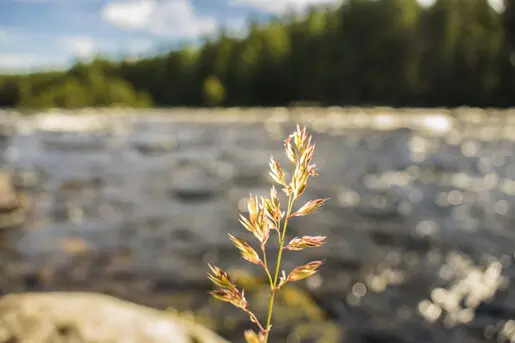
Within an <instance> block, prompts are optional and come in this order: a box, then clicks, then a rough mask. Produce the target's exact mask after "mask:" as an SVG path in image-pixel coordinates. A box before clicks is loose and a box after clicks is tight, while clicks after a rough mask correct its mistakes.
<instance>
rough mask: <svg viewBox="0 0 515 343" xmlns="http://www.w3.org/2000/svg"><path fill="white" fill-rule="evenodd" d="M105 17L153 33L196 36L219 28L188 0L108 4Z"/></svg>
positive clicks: (107, 19)
mask: <svg viewBox="0 0 515 343" xmlns="http://www.w3.org/2000/svg"><path fill="white" fill-rule="evenodd" d="M102 17H103V19H104V20H105V21H107V22H109V23H111V24H113V25H115V26H119V27H124V28H128V29H138V30H145V31H148V32H150V33H152V34H154V35H158V36H168V37H176V38H194V37H198V36H200V35H203V34H209V33H212V32H214V31H215V30H216V20H215V19H214V18H212V17H202V16H198V15H197V14H196V13H195V11H194V9H193V6H192V5H191V3H190V2H189V1H188V0H128V1H116V2H110V3H108V4H106V5H105V6H104V7H103V8H102Z"/></svg>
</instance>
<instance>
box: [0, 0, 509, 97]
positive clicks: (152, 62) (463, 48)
mask: <svg viewBox="0 0 515 343" xmlns="http://www.w3.org/2000/svg"><path fill="white" fill-rule="evenodd" d="M504 2H505V7H506V10H505V11H504V12H502V13H497V12H495V11H494V10H493V9H492V8H491V7H490V6H489V4H488V0H437V1H436V2H435V3H434V5H432V6H430V7H427V8H425V7H421V6H420V5H419V4H418V1H417V0H347V1H345V2H344V4H343V5H341V7H340V8H337V9H328V8H323V7H320V6H319V7H313V8H311V9H310V10H309V11H307V12H306V14H305V15H303V16H299V15H296V14H294V13H293V12H289V13H287V14H286V15H284V16H283V17H280V18H279V17H277V18H272V19H271V20H270V21H269V22H268V23H265V24H263V23H258V22H257V21H251V22H249V24H248V28H247V31H248V34H247V35H246V36H244V37H240V38H235V37H231V36H229V35H228V34H227V33H226V31H225V29H223V28H221V29H220V30H219V33H218V35H217V37H216V38H211V39H210V40H206V41H205V43H204V44H203V45H202V46H200V47H199V48H196V49H193V48H183V49H179V50H176V51H172V52H170V53H168V54H165V55H158V56H155V57H152V58H147V59H142V60H139V61H132V62H127V61H122V62H113V61H108V60H105V59H101V58H97V59H95V60H94V61H92V62H91V63H89V64H83V63H78V64H76V65H75V66H73V67H72V68H71V69H70V70H68V71H66V72H52V73H37V74H32V75H28V76H0V106H3V107H14V106H21V107H51V106H62V107H82V106H111V105H122V106H152V105H157V106H213V105H216V106H218V105H226V106H256V105H257V106H270V105H287V104H290V103H293V102H302V101H307V102H317V103H320V104H323V105H391V106H459V105H470V106H513V105H514V101H515V100H514V99H515V98H514V97H513V94H514V92H515V43H514V42H515V24H514V23H515V0H504Z"/></svg>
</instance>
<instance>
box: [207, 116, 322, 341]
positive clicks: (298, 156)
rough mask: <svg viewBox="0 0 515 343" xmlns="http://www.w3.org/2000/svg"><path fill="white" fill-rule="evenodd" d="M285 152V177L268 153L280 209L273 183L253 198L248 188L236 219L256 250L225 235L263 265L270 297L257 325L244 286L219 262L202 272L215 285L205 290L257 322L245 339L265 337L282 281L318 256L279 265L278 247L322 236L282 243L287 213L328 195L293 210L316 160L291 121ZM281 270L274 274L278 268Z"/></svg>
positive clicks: (300, 275) (309, 243)
mask: <svg viewBox="0 0 515 343" xmlns="http://www.w3.org/2000/svg"><path fill="white" fill-rule="evenodd" d="M284 148H285V153H286V157H287V158H288V160H289V162H291V163H292V164H293V172H292V174H291V175H292V177H291V180H289V181H287V179H286V175H287V174H286V173H285V172H284V170H283V169H282V167H281V165H280V164H279V162H278V161H277V160H276V159H274V158H273V157H270V161H269V166H270V176H271V177H272V179H273V180H274V181H275V182H276V183H277V184H279V185H280V186H282V191H283V192H284V194H286V196H287V197H288V204H287V205H286V206H285V208H284V209H282V208H281V204H280V201H279V194H278V192H277V190H276V188H275V187H274V186H272V187H271V189H270V196H269V197H260V198H259V199H258V198H257V197H255V196H253V195H252V194H250V196H249V200H248V217H245V216H244V215H241V214H240V217H239V220H240V223H241V224H242V225H243V227H244V228H245V229H246V230H247V231H249V232H251V233H252V234H253V235H254V237H256V238H257V240H258V242H259V247H260V250H261V256H260V254H259V252H258V251H256V250H255V249H254V248H253V247H252V246H251V245H250V244H249V243H248V242H246V241H244V240H242V239H240V238H237V237H235V236H233V235H231V234H229V237H230V239H231V241H232V242H233V244H234V245H235V246H236V248H237V249H238V250H239V251H240V254H241V256H242V258H243V259H245V260H247V261H249V262H250V263H253V264H257V265H260V266H262V267H263V269H264V271H265V273H266V275H267V277H268V281H269V284H270V298H269V305H268V313H267V318H266V324H265V325H262V324H261V322H260V321H259V320H258V318H257V317H256V315H255V314H254V313H253V312H252V311H251V310H250V308H249V303H248V302H247V300H246V299H245V295H244V291H243V290H241V291H240V290H239V289H238V288H237V286H236V284H235V283H234V281H233V280H232V279H231V278H230V276H229V275H228V274H227V273H226V272H225V271H223V270H222V269H220V268H219V267H216V266H212V265H209V268H210V269H211V273H210V274H208V278H209V279H210V280H211V281H212V282H213V283H214V285H215V286H216V287H217V289H216V290H214V291H211V292H210V293H211V295H213V296H214V297H215V298H216V299H219V300H221V301H225V302H228V303H230V304H232V305H234V306H236V307H237V308H239V309H241V310H243V311H244V312H246V313H247V314H248V315H249V318H250V321H251V322H252V323H254V324H256V325H257V326H258V329H259V330H258V332H257V333H256V332H254V331H252V330H247V331H245V332H244V337H245V340H246V341H247V343H267V342H268V338H269V334H270V330H271V328H272V313H273V307H274V299H275V295H276V293H277V292H278V291H279V290H280V288H281V287H282V286H283V285H284V284H286V283H288V282H296V281H300V280H303V279H305V278H307V277H310V276H311V275H313V274H315V273H317V271H318V269H319V267H320V266H321V265H322V264H323V261H313V262H309V263H307V264H304V265H301V266H298V267H296V268H294V269H293V270H292V271H291V272H290V273H289V274H288V275H286V273H285V272H284V271H282V273H281V270H280V267H281V259H282V254H283V251H284V250H289V251H300V250H303V249H305V248H316V247H320V246H322V245H323V244H324V243H325V242H324V241H325V238H326V237H325V236H302V237H300V238H299V237H295V238H293V239H291V240H290V242H289V243H288V244H286V245H285V244H284V243H285V239H286V231H287V228H288V221H289V220H290V219H291V218H293V217H301V216H306V215H308V214H311V213H313V212H315V211H316V210H318V209H319V208H320V207H321V206H322V205H323V204H324V203H325V202H326V201H327V200H328V199H327V198H326V199H316V200H311V201H308V202H307V203H305V204H304V205H303V206H301V207H300V208H299V209H298V210H296V211H295V212H293V205H294V203H295V200H297V199H298V198H299V197H300V196H301V195H302V194H303V193H304V191H305V190H306V187H307V184H308V180H309V178H311V177H314V176H318V171H317V166H316V164H315V163H312V161H313V157H314V152H315V144H312V136H311V135H308V133H307V130H306V128H305V127H304V128H302V129H301V128H300V126H299V125H297V129H296V131H294V132H293V133H292V134H290V135H289V136H288V137H287V138H286V139H285V140H284ZM271 230H275V231H276V232H277V233H278V235H277V237H278V241H279V249H278V252H277V258H276V260H275V272H274V273H273V274H272V272H271V270H270V268H269V264H268V261H267V256H266V243H267V242H268V239H269V238H270V232H271ZM280 273H281V274H282V276H280V275H279V274H280Z"/></svg>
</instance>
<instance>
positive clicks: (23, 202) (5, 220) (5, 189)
mask: <svg viewBox="0 0 515 343" xmlns="http://www.w3.org/2000/svg"><path fill="white" fill-rule="evenodd" d="M28 205H29V201H28V198H27V197H26V196H25V195H23V194H19V193H18V192H16V190H15V189H14V185H13V180H12V178H11V176H10V175H9V174H8V173H0V229H5V228H9V227H13V226H16V225H20V224H21V223H23V222H24V221H25V214H26V212H27V210H28Z"/></svg>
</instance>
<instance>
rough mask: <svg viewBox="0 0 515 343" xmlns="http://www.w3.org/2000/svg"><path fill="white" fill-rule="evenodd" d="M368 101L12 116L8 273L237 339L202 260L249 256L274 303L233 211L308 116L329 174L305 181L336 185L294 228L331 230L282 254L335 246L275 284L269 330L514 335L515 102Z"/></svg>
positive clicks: (323, 170) (397, 337) (3, 274)
mask: <svg viewBox="0 0 515 343" xmlns="http://www.w3.org/2000/svg"><path fill="white" fill-rule="evenodd" d="M370 111H372V110H370ZM375 111H376V113H372V115H371V114H368V115H367V116H363V115H362V114H361V113H362V112H363V110H359V109H357V110H349V111H347V112H344V111H343V110H338V109H328V110H321V109H318V110H317V109H303V110H302V112H301V113H294V114H291V113H287V112H285V111H284V110H270V112H271V113H272V114H271V115H266V116H264V117H261V119H260V117H259V116H258V114H255V116H254V117H253V116H252V113H249V112H244V113H243V114H241V115H236V116H235V115H233V114H224V113H221V114H216V113H215V114H209V115H206V116H205V117H206V118H204V119H205V120H204V119H203V120H201V119H199V118H200V117H201V115H198V116H197V114H195V115H184V117H185V118H183V117H181V115H182V114H181V113H175V114H169V116H168V117H167V116H161V115H158V114H155V113H154V114H152V115H149V116H146V117H142V116H137V117H130V116H128V117H124V116H122V115H120V116H119V117H116V116H105V117H101V120H100V119H98V118H95V121H94V125H92V126H91V130H89V131H88V130H85V128H87V127H88V125H87V124H88V121H87V120H85V119H84V118H81V119H80V125H79V124H77V125H78V126H80V127H81V128H82V129H81V130H82V131H81V132H77V131H78V130H75V129H74V126H73V119H70V120H69V121H66V125H64V126H65V127H59V125H60V124H59V121H58V120H50V119H45V120H42V119H41V118H39V119H37V118H36V119H34V118H31V119H16V118H15V119H12V122H13V123H15V126H16V127H17V128H18V131H17V133H12V134H10V136H9V139H8V140H6V142H7V143H5V144H4V148H3V150H1V149H0V151H3V152H0V156H3V158H4V160H3V161H4V163H3V165H2V167H3V169H5V170H6V172H8V173H10V175H13V178H14V179H15V180H17V182H18V184H19V186H18V187H21V188H22V189H23V191H24V192H25V193H26V194H28V195H30V197H31V199H32V202H33V204H34V206H33V208H32V209H31V211H30V216H28V217H27V218H26V220H25V221H24V223H23V224H22V226H21V227H18V228H13V229H12V230H3V231H1V232H0V235H1V236H0V260H1V261H2V263H1V265H0V290H1V292H3V293H12V292H19V291H45V290H52V291H56V290H59V291H83V290H87V291H96V292H102V293H105V294H111V295H115V296H117V297H121V298H124V299H128V300H131V301H135V302H137V303H140V304H144V305H149V306H152V307H156V308H159V309H164V308H166V307H168V306H171V307H173V308H176V309H178V310H184V311H192V312H193V313H195V314H196V315H197V316H198V317H199V318H201V319H202V320H204V321H205V324H206V325H207V326H209V327H211V328H213V329H215V330H217V332H219V333H221V334H222V335H223V336H224V337H226V338H227V339H229V340H231V341H232V342H241V332H242V330H243V329H245V328H247V327H250V326H249V324H248V322H247V318H246V317H245V316H243V315H241V314H240V313H239V312H238V311H233V310H232V309H231V308H230V307H229V306H228V305H226V304H222V303H219V302H216V301H212V300H211V299H209V298H208V296H207V295H206V291H207V290H208V289H210V287H211V286H210V284H209V283H208V281H207V280H206V272H207V267H206V263H207V262H210V263H214V264H217V265H219V266H221V267H223V268H225V269H229V270H232V271H233V272H235V273H236V274H238V273H240V274H241V276H240V277H239V278H238V279H239V280H240V282H242V283H243V284H246V288H247V289H248V294H249V299H250V300H251V304H257V305H256V306H257V308H256V311H257V312H258V313H259V314H260V315H261V316H263V315H264V313H265V311H266V308H264V307H263V306H266V290H264V289H263V288H262V287H260V286H259V283H260V282H261V281H262V280H261V279H252V278H250V277H248V276H245V274H242V272H241V271H242V269H247V270H251V271H252V272H253V273H254V274H255V275H258V276H260V274H259V270H255V269H253V268H251V266H249V265H248V264H246V263H244V262H243V261H240V259H239V253H238V252H237V251H236V249H234V248H233V247H231V245H230V241H229V240H228V238H227V232H231V233H233V234H237V235H238V236H239V237H241V238H250V237H247V235H246V232H244V230H243V229H242V228H241V227H240V225H239V224H238V220H237V215H238V212H239V211H240V210H244V208H245V197H246V196H248V193H249V192H252V193H253V194H257V195H260V194H267V193H268V189H269V185H270V180H269V178H268V176H267V173H268V170H267V168H268V158H269V156H270V154H273V155H274V156H275V157H277V158H278V159H279V161H280V162H282V164H286V161H285V158H284V157H283V152H282V139H283V138H284V137H285V135H286V134H287V133H288V132H290V131H291V130H292V129H293V128H294V122H296V121H299V122H301V123H308V125H309V128H310V130H311V131H314V138H315V140H316V143H317V157H316V160H317V162H318V165H319V168H320V174H321V176H320V177H318V178H315V179H313V180H312V181H311V184H310V186H308V189H307V191H306V195H305V196H303V199H309V198H315V197H330V198H331V200H330V201H329V202H328V203H327V205H326V206H325V207H324V208H323V209H321V210H320V211H319V212H318V213H317V214H315V215H312V216H308V217H303V218H299V219H294V220H293V221H292V223H291V228H290V231H289V235H291V236H293V235H302V234H307V233H316V234H324V235H328V236H329V237H330V239H329V242H328V244H327V245H326V246H325V247H324V248H322V249H315V250H313V251H304V252H302V253H295V254H288V255H287V256H286V262H285V264H284V265H283V266H284V269H285V270H289V269H290V268H292V267H294V266H295V265H297V264H300V263H304V262H306V261H309V260H310V259H319V258H320V257H324V258H326V260H327V262H326V265H325V266H324V267H323V268H322V270H321V273H320V275H318V276H316V277H313V278H311V279H309V280H308V281H307V282H304V283H299V284H298V285H295V286H296V287H295V288H291V289H290V290H289V291H288V292H286V294H285V295H284V296H283V298H281V300H279V301H278V306H279V307H278V308H279V309H278V310H277V312H276V313H278V314H277V316H276V317H275V320H276V322H275V325H274V331H273V332H274V339H275V340H274V342H280V341H285V339H288V342H324V343H326V342H327V343H331V342H347V343H389V342H410V343H411V342H429V343H432V342H435V343H436V342H443V343H447V342H449V343H451V342H452V343H456V342H463V343H474V342H490V341H501V342H502V341H506V342H509V341H510V340H512V339H514V338H515V321H514V320H515V307H514V306H513V305H512V303H513V301H512V300H514V299H515V291H514V290H515V287H514V286H513V285H512V283H513V280H512V279H513V277H514V275H515V272H514V270H515V269H513V256H514V255H513V253H514V251H515V250H514V248H515V243H514V242H515V241H514V238H515V231H514V230H513V224H514V222H515V212H514V211H515V207H514V206H515V205H514V204H515V202H514V197H515V155H514V151H515V141H514V139H513V137H515V116H513V115H512V114H510V113H504V112H502V113H498V112H496V113H494V112H493V111H491V112H489V111H477V110H474V109H459V110H455V111H452V112H449V111H445V110H441V111H436V110H433V112H430V111H425V112H424V111H418V110H417V111H413V112H410V113H398V112H393V111H391V110H381V109H379V110H375ZM231 113H232V112H231ZM177 118H179V119H177ZM263 118H264V119H263ZM41 123H45V125H41ZM99 123H100V124H102V125H100V124H99ZM120 123H123V125H122V124H120ZM61 126H62V125H61ZM59 130H61V131H65V133H63V132H61V131H59ZM64 136H66V138H63V137H64ZM1 144H2V143H0V146H1ZM238 207H239V208H238ZM261 304H263V306H261ZM221 314H222V315H221ZM317 330H319V331H317Z"/></svg>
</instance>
